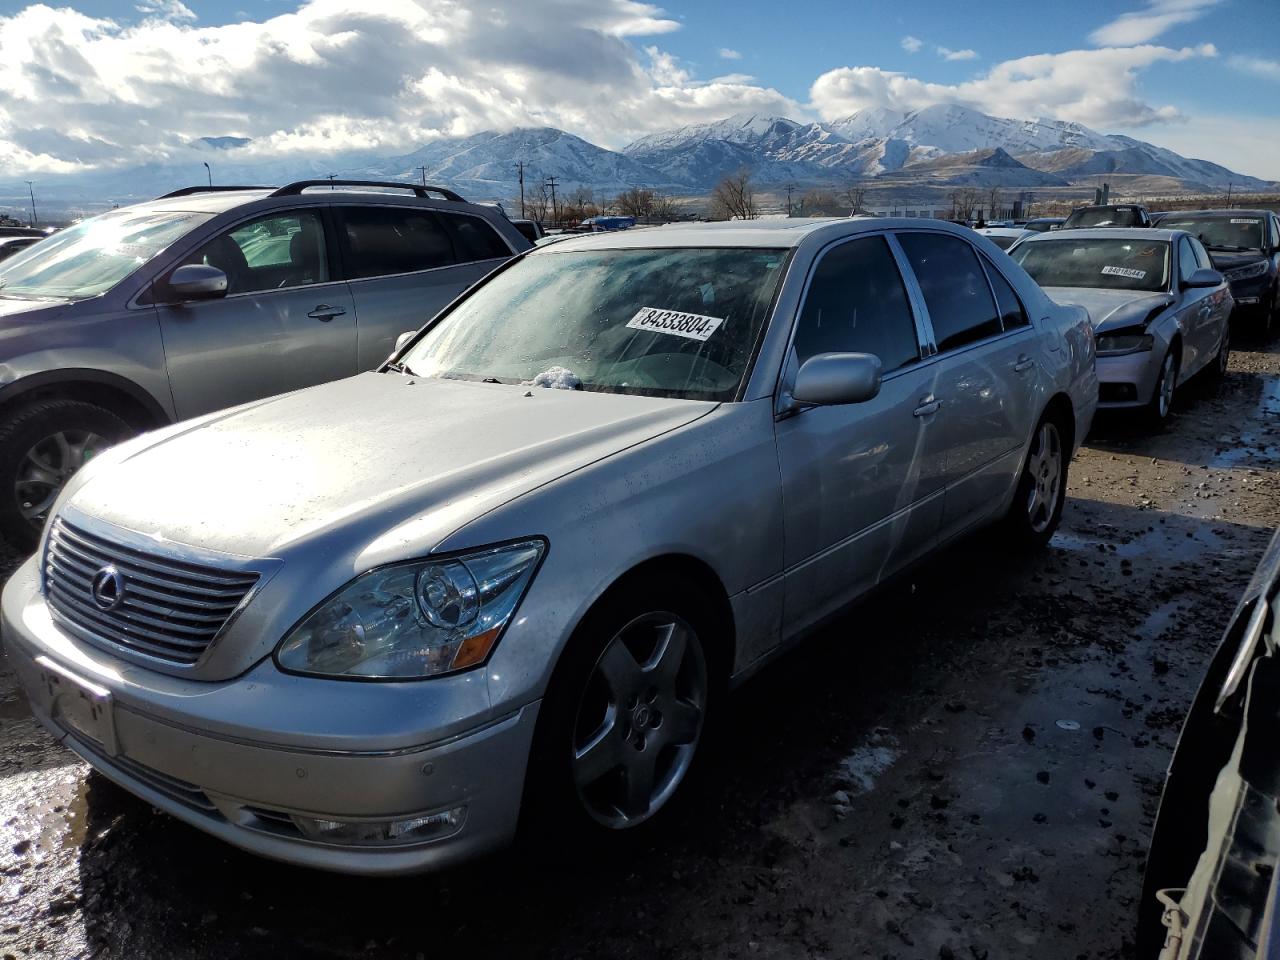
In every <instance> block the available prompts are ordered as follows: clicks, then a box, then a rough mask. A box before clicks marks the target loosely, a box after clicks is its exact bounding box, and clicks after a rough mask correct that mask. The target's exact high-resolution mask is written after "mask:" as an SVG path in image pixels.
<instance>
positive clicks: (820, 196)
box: [800, 190, 843, 217]
mask: <svg viewBox="0 0 1280 960" xmlns="http://www.w3.org/2000/svg"><path fill="white" fill-rule="evenodd" d="M842 210H843V205H842V204H841V202H840V201H839V200H838V199H836V195H835V194H834V193H832V192H831V191H830V190H809V191H807V192H806V193H805V195H804V196H803V197H801V198H800V216H802V217H838V216H840V214H841V211H842Z"/></svg>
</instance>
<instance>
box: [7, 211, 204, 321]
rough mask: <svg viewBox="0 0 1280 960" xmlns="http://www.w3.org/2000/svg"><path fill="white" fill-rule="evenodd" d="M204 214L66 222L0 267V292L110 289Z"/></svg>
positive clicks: (34, 294)
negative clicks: (57, 229) (63, 226)
mask: <svg viewBox="0 0 1280 960" xmlns="http://www.w3.org/2000/svg"><path fill="white" fill-rule="evenodd" d="M209 216H210V214H205V213H141V212H130V213H107V214H103V215H102V216H100V217H94V218H93V219H92V220H86V221H84V222H83V223H78V224H76V225H75V226H73V227H67V228H66V229H65V230H61V231H59V232H58V233H55V234H53V236H51V237H49V238H48V239H46V240H42V241H40V242H39V243H37V244H36V245H35V246H33V247H28V248H27V249H26V250H23V251H22V252H21V253H19V254H15V255H14V256H13V257H12V258H11V259H9V260H6V261H5V262H4V266H2V267H0V297H19V298H43V297H51V298H63V297H65V298H67V299H70V300H82V299H84V298H86V297H94V296H97V295H98V294H100V293H103V292H105V291H107V290H110V289H111V288H112V287H114V286H115V285H116V284H117V283H119V282H120V281H121V280H123V279H124V278H125V277H127V276H129V274H131V273H133V271H134V270H136V269H138V267H140V266H142V264H144V263H146V262H147V261H148V260H150V259H151V258H152V257H154V256H155V255H156V254H157V253H159V252H160V251H161V250H163V249H164V248H165V247H167V246H168V245H169V244H171V243H172V242H173V241H174V240H177V239H178V238H179V237H181V236H183V235H184V234H186V233H187V232H188V231H190V230H193V229H194V228H195V227H196V226H197V225H199V224H201V223H203V222H204V221H205V220H207V219H208V218H209Z"/></svg>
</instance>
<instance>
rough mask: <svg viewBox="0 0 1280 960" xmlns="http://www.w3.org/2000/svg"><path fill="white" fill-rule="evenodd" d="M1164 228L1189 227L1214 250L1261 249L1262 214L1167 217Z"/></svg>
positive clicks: (1161, 225)
mask: <svg viewBox="0 0 1280 960" xmlns="http://www.w3.org/2000/svg"><path fill="white" fill-rule="evenodd" d="M1160 229H1161V230H1186V231H1187V232H1188V233H1190V234H1191V235H1192V236H1196V237H1199V238H1200V242H1201V243H1203V244H1204V245H1205V246H1206V247H1209V248H1211V249H1213V250H1261V249H1262V218H1261V217H1182V218H1175V217H1165V218H1164V219H1163V220H1161V221H1160Z"/></svg>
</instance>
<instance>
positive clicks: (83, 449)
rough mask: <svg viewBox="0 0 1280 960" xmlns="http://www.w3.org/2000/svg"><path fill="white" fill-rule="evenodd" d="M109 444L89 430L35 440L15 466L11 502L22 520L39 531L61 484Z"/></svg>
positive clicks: (65, 432)
mask: <svg viewBox="0 0 1280 960" xmlns="http://www.w3.org/2000/svg"><path fill="white" fill-rule="evenodd" d="M111 445H112V442H111V441H110V440H108V439H107V438H106V437H103V436H99V435H98V434H96V433H94V432H93V431H92V430H59V431H57V432H56V433H53V434H50V435H49V436H47V437H42V438H41V439H40V440H38V441H36V443H34V444H33V445H32V446H31V448H30V449H29V450H27V452H26V455H25V456H24V457H23V458H22V459H21V461H19V463H18V474H17V477H16V478H15V479H14V483H13V495H14V499H15V500H16V501H17V503H18V510H19V512H20V513H21V514H22V516H23V518H24V519H25V520H27V521H28V522H30V523H31V524H32V526H34V527H36V528H39V527H41V526H43V525H44V522H45V520H46V519H48V516H49V508H50V507H52V506H53V502H54V500H56V499H57V498H58V493H59V491H61V490H62V487H63V484H65V483H66V482H67V481H68V480H70V479H71V476H72V474H74V473H75V472H76V471H77V470H79V469H80V468H81V467H83V466H84V465H85V464H86V463H88V462H89V461H90V460H92V459H93V458H94V457H95V456H97V455H98V454H99V453H101V452H102V451H103V450H105V449H107V447H110V446H111Z"/></svg>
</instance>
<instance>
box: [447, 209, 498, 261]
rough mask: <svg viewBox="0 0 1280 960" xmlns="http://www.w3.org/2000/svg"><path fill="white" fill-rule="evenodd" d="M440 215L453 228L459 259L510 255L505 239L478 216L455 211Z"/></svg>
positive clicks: (494, 258)
mask: <svg viewBox="0 0 1280 960" xmlns="http://www.w3.org/2000/svg"><path fill="white" fill-rule="evenodd" d="M441 216H442V217H443V218H444V219H445V220H446V221H447V222H448V223H449V225H450V226H451V227H452V228H453V235H454V237H455V239H456V240H457V246H458V259H459V260H460V261H472V260H496V259H498V258H499V257H509V256H511V248H510V247H509V246H507V243H506V241H505V240H503V239H502V237H500V236H499V235H498V231H497V230H495V229H493V227H492V226H490V225H489V224H488V223H487V222H485V221H484V220H482V219H481V218H480V217H472V216H468V215H466V214H456V213H446V214H441Z"/></svg>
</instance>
